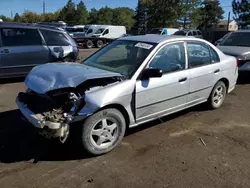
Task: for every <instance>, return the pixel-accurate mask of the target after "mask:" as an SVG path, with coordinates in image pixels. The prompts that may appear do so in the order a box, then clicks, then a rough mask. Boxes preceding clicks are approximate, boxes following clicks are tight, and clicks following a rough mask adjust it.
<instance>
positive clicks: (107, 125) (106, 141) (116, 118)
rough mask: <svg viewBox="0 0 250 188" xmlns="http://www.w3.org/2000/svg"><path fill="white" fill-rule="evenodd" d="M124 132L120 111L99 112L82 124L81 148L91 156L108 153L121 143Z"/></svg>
mask: <svg viewBox="0 0 250 188" xmlns="http://www.w3.org/2000/svg"><path fill="white" fill-rule="evenodd" d="M125 130H126V123H125V119H124V117H123V115H122V113H121V112H120V111H118V110H116V109H112V108H110V109H104V110H102V111H99V112H97V113H95V114H93V115H92V116H90V117H89V118H87V119H86V121H85V122H84V124H83V129H82V144H83V147H84V149H85V150H86V151H87V152H88V153H90V154H91V155H101V154H105V153H108V152H110V151H111V150H113V149H114V148H115V147H116V146H117V145H118V144H119V143H120V142H121V140H122V139H123V137H124V134H125Z"/></svg>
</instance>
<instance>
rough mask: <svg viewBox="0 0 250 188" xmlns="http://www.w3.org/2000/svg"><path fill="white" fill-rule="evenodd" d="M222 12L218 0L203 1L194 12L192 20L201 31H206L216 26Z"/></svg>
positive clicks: (221, 17) (221, 16)
mask: <svg viewBox="0 0 250 188" xmlns="http://www.w3.org/2000/svg"><path fill="white" fill-rule="evenodd" d="M223 14H224V11H223V9H222V8H221V6H220V2H219V1H218V0H214V1H210V0H205V1H203V2H202V3H201V7H200V8H198V9H196V10H195V11H194V14H193V17H192V20H193V21H194V23H195V24H196V25H197V26H198V27H199V28H203V29H205V30H206V29H208V28H211V27H213V26H214V25H216V24H218V22H219V20H221V19H223Z"/></svg>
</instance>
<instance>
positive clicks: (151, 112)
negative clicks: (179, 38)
mask: <svg viewBox="0 0 250 188" xmlns="http://www.w3.org/2000/svg"><path fill="white" fill-rule="evenodd" d="M148 67H149V68H150V67H152V68H158V69H161V70H162V71H163V76H162V77H160V78H150V79H148V80H138V81H137V82H136V120H137V122H138V123H139V122H143V121H145V120H148V119H152V118H155V117H160V116H162V115H165V114H168V113H172V112H174V111H178V110H180V109H182V108H184V107H185V105H186V102H187V94H188V88H189V70H188V69H187V65H186V56H185V45H184V42H177V43H171V44H166V45H165V46H163V47H162V48H161V49H160V50H159V51H158V52H157V53H156V55H155V56H154V57H153V59H152V61H151V62H150V63H149V65H148Z"/></svg>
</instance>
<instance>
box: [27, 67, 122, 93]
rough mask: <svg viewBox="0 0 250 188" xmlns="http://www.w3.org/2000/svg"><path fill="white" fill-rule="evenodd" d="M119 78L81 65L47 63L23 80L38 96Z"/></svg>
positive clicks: (107, 72) (110, 73)
mask: <svg viewBox="0 0 250 188" xmlns="http://www.w3.org/2000/svg"><path fill="white" fill-rule="evenodd" d="M117 76H118V77H121V74H119V73H114V72H110V71H106V70H102V69H98V68H94V67H89V66H87V65H83V64H76V63H47V64H44V65H40V66H36V67H34V68H33V69H32V71H31V72H30V73H29V74H28V76H27V77H26V79H25V84H26V86H27V87H28V88H29V89H31V90H33V91H35V92H37V93H40V94H44V93H46V92H48V91H51V90H56V89H61V88H68V87H77V86H78V85H80V84H82V83H83V82H85V81H87V80H90V79H98V78H110V77H117Z"/></svg>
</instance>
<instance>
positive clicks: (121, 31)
mask: <svg viewBox="0 0 250 188" xmlns="http://www.w3.org/2000/svg"><path fill="white" fill-rule="evenodd" d="M125 34H127V31H126V27H125V26H113V25H112V26H111V25H110V26H100V27H99V29H98V30H97V31H96V32H95V34H93V35H92V36H93V37H98V38H106V39H117V38H120V37H121V36H123V35H125Z"/></svg>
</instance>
